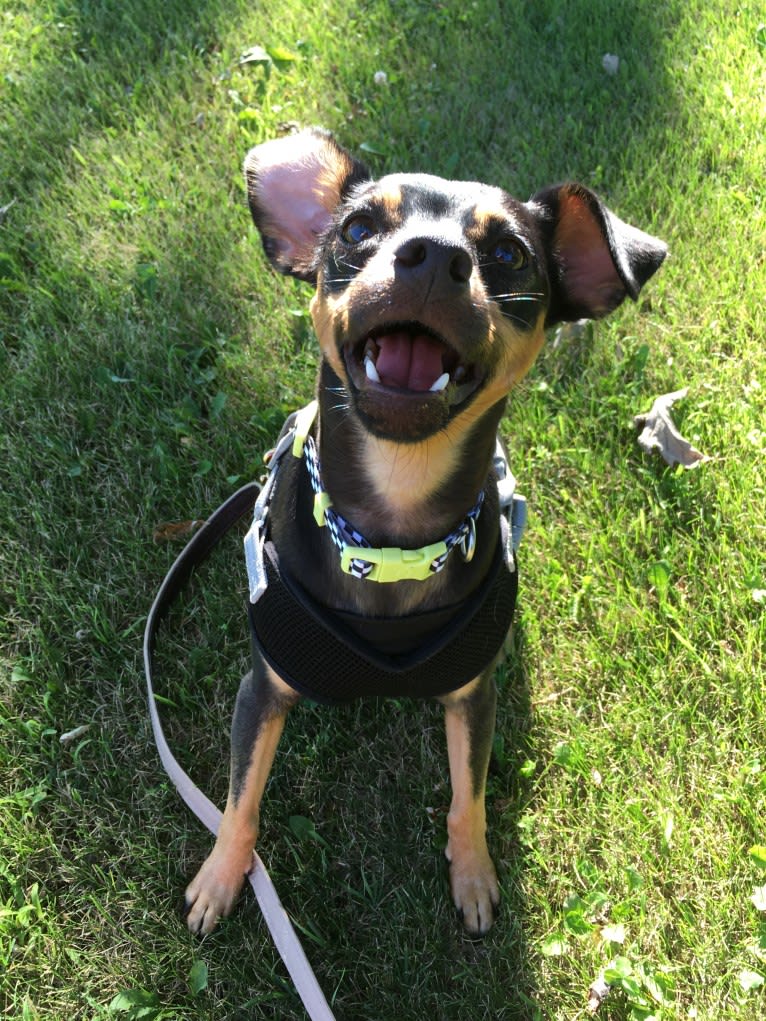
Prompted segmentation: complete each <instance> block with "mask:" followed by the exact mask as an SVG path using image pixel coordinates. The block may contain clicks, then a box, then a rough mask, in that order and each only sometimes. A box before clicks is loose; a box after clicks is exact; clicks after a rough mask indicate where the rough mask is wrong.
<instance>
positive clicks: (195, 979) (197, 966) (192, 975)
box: [189, 961, 207, 996]
mask: <svg viewBox="0 0 766 1021" xmlns="http://www.w3.org/2000/svg"><path fill="white" fill-rule="evenodd" d="M203 989H207V964H206V963H205V962H204V961H195V962H194V964H193V965H192V966H191V971H190V972H189V990H190V992H191V994H192V996H198V995H199V994H200V993H201V992H202V990H203Z"/></svg>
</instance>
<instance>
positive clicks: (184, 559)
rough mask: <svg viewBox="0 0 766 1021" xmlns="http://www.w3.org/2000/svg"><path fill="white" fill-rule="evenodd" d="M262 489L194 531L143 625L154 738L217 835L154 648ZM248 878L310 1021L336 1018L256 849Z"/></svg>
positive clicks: (233, 500) (241, 494)
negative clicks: (160, 686) (198, 572)
mask: <svg viewBox="0 0 766 1021" xmlns="http://www.w3.org/2000/svg"><path fill="white" fill-rule="evenodd" d="M259 488H260V487H259V486H258V484H257V483H255V482H251V483H248V485H246V486H243V487H242V488H241V489H239V490H237V492H236V493H234V494H233V495H232V496H230V497H229V499H228V500H226V502H225V503H223V504H221V506H220V507H219V508H218V509H217V510H216V511H215V512H214V513H213V514H212V515H211V516H210V518H209V519H208V520H207V521H206V523H205V524H204V525H203V526H202V528H200V530H199V531H198V532H196V533H195V535H194V536H193V537H192V539H191V540H190V541H189V542H188V543H187V545H186V546H185V547H184V549H183V550H182V552H181V553H180V554H179V556H178V557H177V558H176V560H175V562H174V563H173V566H172V567H171V568H170V570H169V571H168V573H167V575H166V577H165V580H164V581H163V583H162V585H161V586H160V590H159V592H158V593H157V595H156V597H155V599H154V602H153V603H152V607H151V609H150V610H149V616H148V617H147V619H146V628H145V630H144V671H145V673H146V688H147V692H148V696H149V716H150V718H151V721H152V730H153V731H154V740H155V743H156V745H157V750H158V752H159V755H160V759H161V761H162V764H163V766H164V767H165V771H166V773H167V774H168V776H169V777H170V779H171V780H172V781H173V783H174V785H175V787H176V789H177V790H178V793H179V794H180V795H181V797H182V798H183V800H184V801H185V802H186V804H187V805H188V806H189V808H190V809H191V810H192V812H194V814H195V815H196V816H197V818H198V819H199V820H200V821H201V822H202V823H203V824H204V825H205V826H206V827H207V828H208V829H209V830H210V832H211V833H213V834H216V833H217V832H218V827H219V825H220V822H221V811H220V809H218V808H217V807H216V806H215V805H214V804H213V802H212V801H210V799H209V798H208V797H207V795H205V794H203V793H202V791H201V790H200V789H199V788H198V787H197V786H196V785H195V784H194V782H193V781H192V780H191V778H190V777H189V776H188V775H187V774H186V773H185V772H184V770H183V769H182V768H181V766H180V765H179V763H178V761H177V760H176V759H175V757H174V755H173V753H172V752H171V750H170V747H169V746H168V743H167V740H166V738H165V735H164V733H163V730H162V723H161V721H160V717H159V713H158V711H157V704H156V699H155V696H154V687H153V681H152V673H153V666H154V648H155V645H156V639H157V631H158V629H159V626H160V623H161V622H162V619H163V618H164V617H165V615H166V613H167V611H168V609H169V608H170V606H171V605H172V603H173V601H174V599H175V598H176V596H177V595H178V593H179V592H180V591H181V590H182V589H183V587H184V585H185V584H186V582H187V581H188V580H189V577H190V576H191V573H192V571H193V570H194V568H195V567H198V566H199V565H200V564H201V563H202V562H203V561H204V560H205V559H206V557H207V556H208V554H209V553H210V552H211V550H212V549H213V548H214V546H215V545H216V544H217V543H218V542H219V540H220V539H222V538H223V537H224V536H225V535H226V533H227V532H229V531H230V529H231V528H233V526H234V525H235V524H236V523H237V522H238V521H239V520H240V519H241V518H243V517H244V516H245V515H246V514H250V513H251V512H252V509H253V504H254V503H255V500H256V497H257V496H258V491H259ZM247 878H248V879H249V881H250V885H251V886H252V888H253V891H254V893H255V896H256V899H257V901H258V905H259V907H260V909H261V912H262V913H263V917H264V919H265V921H266V925H267V926H268V929H269V932H270V933H271V937H272V939H273V940H274V944H275V945H276V948H277V950H278V951H279V954H280V956H281V958H282V960H283V961H284V963H285V966H286V967H287V970H288V972H289V974H290V977H291V979H292V980H293V983H294V985H295V988H296V989H297V991H298V995H299V996H300V998H301V1001H302V1002H303V1005H304V1007H305V1008H306V1011H307V1012H308V1015H309V1017H310V1018H311V1021H334V1015H333V1013H332V1011H331V1010H330V1007H329V1006H328V1004H327V1000H326V999H325V997H324V994H323V993H322V990H321V989H320V987H319V983H318V982H317V979H316V976H315V975H314V972H313V971H312V970H311V965H310V964H309V962H308V960H307V958H306V955H305V953H304V951H303V947H302V946H301V944H300V941H299V939H298V937H297V935H296V934H295V930H294V929H293V926H292V924H291V922H290V919H289V918H288V916H287V912H286V911H285V909H284V908H283V907H282V904H281V902H280V900H279V896H278V895H277V891H276V890H275V888H274V885H273V883H272V882H271V879H270V878H269V874H268V872H267V871H266V868H265V866H264V864H263V862H262V861H261V859H260V857H259V855H258V854H257V852H255V851H253V865H252V868H251V869H250V872H249V873H248V877H247Z"/></svg>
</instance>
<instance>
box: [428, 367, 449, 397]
mask: <svg viewBox="0 0 766 1021" xmlns="http://www.w3.org/2000/svg"><path fill="white" fill-rule="evenodd" d="M447 383H449V372H443V373H442V374H441V376H439V378H438V379H437V380H436V382H435V383H434V384H433V385H432V386H431V387H430V391H431V393H432V394H438V393H441V391H442V390H443V389H444V388H445V387H446V385H447Z"/></svg>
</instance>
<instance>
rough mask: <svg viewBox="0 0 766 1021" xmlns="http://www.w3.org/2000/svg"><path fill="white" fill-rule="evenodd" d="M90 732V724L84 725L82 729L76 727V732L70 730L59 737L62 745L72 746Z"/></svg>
mask: <svg viewBox="0 0 766 1021" xmlns="http://www.w3.org/2000/svg"><path fill="white" fill-rule="evenodd" d="M89 730H90V724H89V723H83V725H82V726H81V727H75V728H74V730H68V731H67V732H66V733H65V734H61V735H60V736H59V741H60V742H61V744H71V743H72V741H76V740H77V738H78V737H82V735H83V734H86V733H87V732H88V731H89Z"/></svg>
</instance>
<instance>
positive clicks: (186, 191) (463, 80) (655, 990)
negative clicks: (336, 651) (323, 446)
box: [0, 0, 766, 1021]
mask: <svg viewBox="0 0 766 1021" xmlns="http://www.w3.org/2000/svg"><path fill="white" fill-rule="evenodd" d="M765 21H766V12H764V9H763V6H762V5H761V4H758V3H756V2H755V0H752V2H748V0H744V2H742V3H734V2H733V0H707V2H706V0H652V2H651V3H650V2H648V0H630V2H628V0H611V2H608V0H588V2H586V0H573V2H567V3H565V2H564V0H536V2H529V3H523V2H522V0H475V2H471V0H464V2H461V3H453V2H451V0H442V2H435V0H388V2H384V0H359V2H355V3H352V2H350V0H317V2H316V3H313V4H299V3H297V2H296V0H268V3H267V2H265V0H254V2H253V0H251V2H249V3H245V2H244V0H198V2H196V3H194V2H190V0H8V2H6V4H5V5H4V10H3V12H1V13H0V336H1V338H2V343H1V344H0V422H1V428H0V528H1V529H2V532H1V538H0V773H1V775H2V783H0V1013H2V1015H3V1016H4V1017H8V1018H12V1019H19V1021H20V1019H35V1018H41V1019H42V1018H45V1019H49V1018H50V1019H68V1021H69V1019H71V1021H74V1019H106V1018H111V1017H115V1018H117V1019H119V1018H125V1019H131V1018H136V1019H137V1018H139V1017H144V1018H151V1017H153V1018H163V1019H171V1018H173V1019H184V1021H187V1019H192V1021H194V1019H203V1018H205V1019H210V1021H222V1019H239V1021H245V1019H280V1021H284V1019H286V1021H292V1019H296V1021H298V1019H302V1018H304V1017H305V1014H304V1012H303V1010H302V1008H301V1006H300V1003H299V1002H298V1000H297V998H296V995H295V993H294V992H293V990H292V988H291V986H290V983H289V981H288V979H287V976H286V972H285V971H284V968H283V966H282V965H281V963H280V962H279V960H278V957H277V955H276V952H275V950H274V949H273V947H272V945H271V942H270V939H269V937H268V934H267V932H266V931H265V927H264V925H263V922H262V920H261V918H260V917H259V914H258V911H257V908H256V907H255V905H254V903H253V901H252V898H246V899H245V901H244V903H243V907H242V909H241V910H239V911H238V912H237V913H236V915H235V916H234V917H233V918H232V919H231V920H229V921H228V922H226V923H225V924H224V925H222V926H221V927H220V929H219V930H218V931H217V932H216V933H215V934H214V935H213V936H212V937H209V938H207V939H206V940H205V941H204V942H201V943H200V942H198V941H196V940H195V939H193V938H192V937H191V936H190V935H189V934H188V933H187V931H186V928H185V926H184V924H183V922H182V920H181V918H180V914H179V906H180V899H181V895H182V892H183V889H184V886H185V883H186V881H187V880H188V878H189V877H190V876H191V875H192V874H193V872H194V871H195V870H196V868H197V866H198V865H199V863H200V862H201V860H202V858H203V856H204V855H205V854H206V852H207V849H208V847H209V844H210V841H209V838H208V836H207V834H206V833H205V832H204V831H203V829H202V828H201V826H200V825H199V824H197V823H196V821H195V820H194V819H193V818H192V817H191V816H190V814H189V813H188V812H187V810H186V809H185V808H184V807H183V805H182V804H181V802H180V801H179V800H178V798H177V797H176V795H175V794H174V792H173V791H172V790H171V789H170V788H169V786H168V784H167V783H166V781H165V780H164V779H163V774H162V771H161V766H160V764H159V761H158V758H157V755H156V753H155V751H154V748H153V745H152V741H151V734H150V729H149V725H148V721H147V716H146V709H145V696H144V690H143V677H142V666H141V660H140V645H141V633H142V629H143V622H144V618H145V615H146V612H147V609H148V606H149V603H150V601H151V599H152V596H153V594H154V592H155V591H156V589H157V587H158V585H159V583H160V581H161V579H162V577H163V575H164V572H165V571H166V569H167V567H168V566H169V564H170V563H171V562H172V560H173V558H174V557H175V555H176V554H177V552H178V549H179V546H178V544H177V543H172V542H170V543H168V542H165V543H154V542H153V538H152V536H153V531H154V528H155V527H156V526H157V525H158V524H160V523H162V522H168V521H169V522H178V521H183V520H187V519H191V518H199V517H204V516H205V514H206V513H208V512H209V511H210V510H211V509H212V508H213V507H215V506H216V505H217V504H218V503H219V502H220V501H221V500H222V499H223V498H224V497H225V496H227V495H228V494H229V493H230V492H232V491H233V489H234V488H235V487H236V485H237V483H238V481H239V480H242V481H244V480H248V479H250V478H252V477H254V476H257V475H258V474H259V473H260V471H261V455H262V452H263V451H264V450H265V449H266V448H267V447H268V446H269V445H270V443H271V441H272V440H273V439H274V437H275V435H276V433H277V431H278V429H279V426H280V424H281V422H282V420H283V418H284V416H285V415H286V413H287V412H288V411H289V410H291V409H293V408H294V407H296V406H298V405H299V404H300V403H301V402H305V400H306V399H307V398H308V397H309V396H310V394H311V390H312V386H313V377H314V372H315V366H316V361H315V357H316V356H315V344H314V340H313V337H312V333H311V326H310V321H309V320H308V317H307V307H308V301H309V298H310V289H309V288H308V287H307V285H304V284H299V283H296V282H293V281H290V280H284V279H281V278H276V277H275V276H274V275H273V274H272V273H271V272H270V271H269V270H268V268H267V266H266V264H265V260H264V259H263V257H262V255H261V253H260V245H259V241H258V238H257V235H256V233H255V231H254V228H253V227H252V226H251V224H250V222H249V215H248V213H247V209H246V205H245V201H244V187H243V182H242V179H241V171H240V166H241V161H242V158H243V156H244V154H245V152H246V150H247V148H248V147H249V146H250V145H252V144H254V143H255V142H257V141H261V140H263V139H266V138H268V137H271V136H273V135H274V134H276V133H277V132H278V131H279V130H280V128H281V127H283V126H284V125H285V124H286V123H287V122H297V123H298V124H323V125H325V126H327V127H330V128H332V129H333V130H335V131H336V133H337V134H338V135H339V137H340V138H341V140H342V141H343V142H344V143H345V144H347V145H348V146H350V147H351V148H353V149H355V150H356V151H358V152H359V151H361V152H362V153H364V154H366V158H367V159H368V161H369V162H370V164H371V166H372V167H373V168H374V169H375V170H376V171H383V170H389V169H390V170H394V169H397V170H398V169H408V170H427V171H430V172H434V173H441V174H444V175H450V176H458V177H462V178H465V179H469V180H470V179H482V180H486V181H489V182H492V183H497V184H501V185H503V186H505V187H507V188H508V189H509V190H511V191H513V192H514V193H515V194H517V195H519V196H521V197H522V198H525V197H527V196H528V195H529V194H531V193H532V192H533V191H534V190H535V189H536V188H538V187H539V186H541V185H543V184H546V183H551V182H554V181H557V180H562V179H565V178H575V179H579V180H581V181H583V182H584V183H586V184H588V185H590V186H592V187H594V188H596V189H597V190H599V191H600V193H601V194H602V195H603V196H604V197H605V198H606V200H607V201H608V203H609V204H610V206H611V207H612V208H614V209H615V210H616V211H617V212H618V213H619V215H620V216H622V217H623V218H624V219H626V220H629V221H631V222H634V223H636V224H637V225H639V226H641V227H643V228H644V229H646V230H649V231H651V232H653V233H656V234H658V235H659V236H661V237H663V238H664V239H665V240H666V241H667V242H668V244H669V246H670V252H671V254H670V257H669V259H668V261H667V262H666V264H665V266H664V267H663V269H662V270H661V272H660V273H659V275H658V276H657V278H656V279H654V280H652V281H651V283H650V284H649V285H648V287H647V288H646V290H645V292H644V294H643V295H642V296H641V299H640V301H639V303H638V304H637V305H635V306H633V305H631V307H626V308H624V309H622V310H620V312H619V313H617V314H616V315H615V316H613V317H612V318H611V319H610V320H609V321H608V323H605V324H600V325H598V326H597V327H596V328H595V329H592V330H591V329H588V330H586V331H585V332H584V333H580V334H579V335H578V334H574V333H572V332H569V333H565V334H562V335H559V336H557V337H552V338H551V339H550V343H549V344H548V346H547V347H546V349H545V350H544V352H543V354H542V356H541V358H540V359H539V361H538V363H537V365H536V367H535V368H534V369H533V371H532V373H531V374H530V376H529V377H528V379H527V380H526V381H525V383H524V384H523V385H522V386H521V387H520V388H519V389H518V391H517V392H516V393H515V395H514V396H513V398H512V400H511V402H510V405H509V412H508V416H507V419H506V420H505V422H504V426H503V428H504V432H505V434H506V436H507V437H508V439H509V442H510V446H511V450H512V465H513V469H514V472H515V474H516V475H517V477H518V479H519V487H520V489H521V491H522V492H524V493H525V494H526V496H527V497H528V499H529V506H530V527H529V530H528V533H527V535H526V538H525V541H524V545H523V548H522V587H521V595H520V600H519V608H518V618H517V627H516V630H515V645H514V650H513V654H512V656H511V658H510V660H509V662H508V663H507V665H505V666H504V667H503V668H501V670H500V672H499V677H498V682H499V686H500V691H501V698H500V712H499V722H498V735H497V740H496V749H495V751H496V754H495V758H494V763H493V768H492V773H491V777H490V784H489V797H488V815H489V822H490V827H491V837H490V846H491V849H492V851H493V853H494V856H495V858H496V861H497V862H498V865H499V871H500V877H501V883H502V887H503V895H504V901H503V909H502V912H501V914H500V917H499V919H498V922H497V924H496V926H495V928H494V929H493V930H492V932H491V934H490V935H489V936H488V937H487V938H486V939H485V940H484V941H483V942H480V943H471V942H468V941H467V940H466V939H465V938H464V937H463V935H462V934H461V931H460V928H459V925H458V923H457V921H456V919H455V918H454V915H453V911H452V908H451V904H450V903H449V899H448V894H447V877H446V871H445V866H444V864H443V859H442V853H441V849H442V847H443V845H444V842H445V812H446V808H447V806H448V802H449V791H448V785H447V771H446V755H445V742H444V737H443V732H442V722H441V714H440V712H439V710H438V709H437V708H436V707H435V706H431V705H419V704H410V703H407V702H401V703H400V702H381V703H364V704H359V705H356V706H352V707H349V708H346V709H342V710H338V711H335V710H333V711H326V710H321V711H320V710H318V709H316V708H314V707H312V706H303V707H301V708H299V709H298V710H297V711H295V712H294V713H293V714H292V716H291V718H290V720H289V723H288V727H287V730H286V733H285V737H284V739H283V744H282V746H281V748H280V754H279V756H278V759H277V764H276V767H275V770H274V773H273V776H272V780H271V782H270V785H269V788H268V790H267V794H266V799H265V805H264V826H263V835H262V842H261V854H262V856H263V857H264V860H265V862H266V864H267V866H268V867H269V869H270V870H271V873H272V877H273V879H274V881H275V883H276V885H277V888H278V890H279V891H280V894H281V896H282V898H283V901H284V903H285V905H286V907H287V909H288V911H289V912H290V914H291V916H292V918H293V919H294V921H295V924H296V926H297V928H298V929H299V931H300V933H301V936H302V938H303V939H304V941H305V947H306V950H307V953H308V955H309V957H310V959H311V961H312V963H313V964H314V966H315V969H316V972H317V975H318V977H319V979H320V982H321V984H322V986H323V988H324V990H325V991H326V993H327V995H328V997H329V998H330V999H331V1000H332V1003H333V1009H334V1011H335V1013H336V1015H337V1017H338V1021H410V1019H413V1021H421V1019H425V1021H431V1019H435V1021H452V1019H455V1021H457V1019H460V1021H464V1019H467V1018H469V1019H471V1021H484V1019H487V1021H499V1019H502V1021H506V1019H519V1021H533V1019H538V1018H539V1019H552V1021H574V1019H580V1018H584V1017H586V1016H589V1015H587V1013H586V1003H587V998H588V989H589V987H590V985H591V983H592V982H593V981H594V979H596V977H597V976H598V975H599V973H600V972H601V971H602V970H603V969H604V968H607V966H609V965H610V964H612V962H614V961H615V960H617V963H616V964H614V965H613V967H612V970H611V971H610V972H609V973H608V977H611V978H613V979H614V980H615V981H614V985H615V990H614V992H613V994H612V995H611V996H610V997H609V998H608V999H607V1000H606V1002H605V1003H604V1004H603V1005H602V1006H601V1007H600V1008H599V1010H598V1013H597V1015H596V1016H597V1018H601V1019H606V1021H628V1019H631V1021H635V1019H643V1018H647V1017H648V1016H652V1017H655V1018H657V1019H662V1021H665V1019H676V1018H678V1019H682V1018H684V1019H685V1018H697V1019H705V1021H734V1019H737V1021H751V1019H752V1021H756V1019H758V1018H762V1017H764V1016H766V990H764V988H763V983H764V976H766V911H764V908H766V903H764V901H766V890H764V889H761V892H760V894H758V893H755V894H754V891H756V890H758V888H763V887H764V885H766V851H761V852H760V853H759V852H758V851H757V850H756V851H752V852H751V851H750V849H751V848H753V847H754V846H756V845H764V844H766V722H765V714H766V692H765V685H764V664H763V652H764V638H765V635H766V594H764V590H766V513H765V511H764V508H765V506H766V470H765V469H764V455H765V454H766V349H765V348H764V338H765V337H766V312H765V311H764V309H765V307H766V302H765V301H764V299H765V298H766V258H765V255H764V253H765V251H766V115H765V112H764V96H765V95H766V27H764V24H763V23H764V22H765ZM254 47H262V48H263V50H264V51H263V52H259V51H258V50H255V49H253V48H254ZM246 51H249V59H248V61H247V62H245V63H241V62H240V57H241V55H242V54H243V53H245V52H246ZM607 53H608V54H613V55H616V56H617V57H619V67H618V70H617V73H616V74H610V73H608V72H607V70H606V69H605V68H604V66H603V65H602V58H603V56H604V55H605V54H607ZM377 71H384V72H385V74H386V76H387V80H386V81H385V82H383V83H379V82H376V79H375V73H376V72H377ZM682 386H688V388H689V393H688V397H687V398H686V399H685V400H684V401H682V402H680V403H679V404H677V405H676V408H675V409H674V414H675V416H676V420H677V422H678V423H679V425H680V427H681V429H682V431H683V433H684V435H686V436H687V437H689V438H690V439H692V440H693V442H694V443H695V445H696V446H698V447H699V448H700V449H701V450H702V451H704V452H705V453H706V454H707V455H709V458H710V460H708V461H707V462H706V463H704V464H703V465H701V466H700V467H699V468H697V469H696V470H694V471H690V472H684V471H683V470H681V469H677V470H676V469H671V468H667V467H665V466H664V464H663V462H662V461H661V460H659V459H658V458H657V457H653V456H648V455H645V454H643V453H642V452H641V450H640V449H639V447H638V445H637V443H636V430H635V428H634V426H633V423H632V419H633V416H634V415H635V414H638V413H640V412H643V411H646V410H648V408H649V406H650V405H651V403H652V400H653V399H654V397H655V396H657V395H659V394H662V393H665V392H667V391H670V390H677V389H679V388H680V387H682ZM243 593H244V578H243V565H242V563H241V558H240V552H239V544H238V542H237V541H236V540H234V539H232V540H231V542H230V543H229V544H227V546H226V548H225V549H223V550H222V551H221V552H220V554H216V557H215V559H214V561H213V562H211V564H210V565H209V566H208V567H207V568H206V569H205V570H204V572H202V573H201V574H200V576H199V577H198V579H197V580H196V582H195V583H194V585H193V586H192V588H191V589H190V592H189V596H188V598H187V599H185V601H184V604H183V605H182V606H180V607H179V608H178V610H177V612H175V613H174V616H173V619H172V621H171V626H170V627H169V628H168V629H167V631H166V633H165V637H164V639H163V654H162V656H161V662H160V666H161V674H160V676H161V679H162V686H161V687H162V692H163V695H164V696H165V698H166V699H168V700H170V701H169V704H166V703H163V706H162V712H163V716H164V719H165V721H166V725H167V730H168V734H169V737H170V739H171V742H172V744H173V746H174V748H175V749H176V751H177V753H178V755H179V758H180V759H181V760H182V762H183V763H184V764H185V765H186V766H187V767H188V768H190V769H191V770H192V771H193V773H194V776H195V778H196V779H197V780H198V782H199V783H200V784H201V786H203V788H205V789H206V790H207V791H208V792H210V793H211V795H212V796H213V797H214V798H215V799H216V800H217V801H218V803H219V804H222V802H223V799H224V796H225V789H226V771H227V754H228V739H227V730H228V722H229V715H230V711H231V706H232V702H233V696H234V692H235V691H236V687H237V684H238V678H239V674H240V671H241V669H242V667H243V664H244V663H245V662H246V659H247V655H248V646H247V636H246V631H245V618H244V614H243V611H242V607H243V599H244V595H243ZM80 727H86V728H87V729H86V730H83V731H82V732H81V733H80V734H79V736H77V737H75V738H74V739H72V740H70V741H69V742H68V743H62V741H61V740H60V738H61V736H62V735H63V734H66V733H68V732H71V731H73V730H75V728H80ZM293 816H301V817H305V818H308V819H310V820H311V821H312V822H313V824H314V826H315V829H316V833H317V834H318V838H316V837H314V838H312V837H308V838H307V837H306V836H305V831H306V827H305V826H304V827H301V825H300V824H296V823H295V821H293V824H292V826H291V824H290V819H291V817H293ZM200 962H202V963H200ZM205 968H206V973H205ZM190 975H191V976H192V977H193V978H192V981H191V982H190ZM195 979H196V981H194V980H195ZM199 986H204V988H202V989H199ZM126 990H144V991H145V993H146V996H145V1000H146V1001H147V1006H145V1007H144V1008H143V1009H142V1008H138V1007H134V1008H131V1009H128V1008H127V1003H128V1001H127V1000H126V999H124V998H123V999H122V1000H119V999H116V998H117V997H118V994H120V993H122V992H124V991H126ZM110 1004H113V1006H111V1007H110ZM152 1004H154V1005H155V1006H154V1007H152ZM121 1005H122V1008H124V1009H118V1008H120V1006H121Z"/></svg>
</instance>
